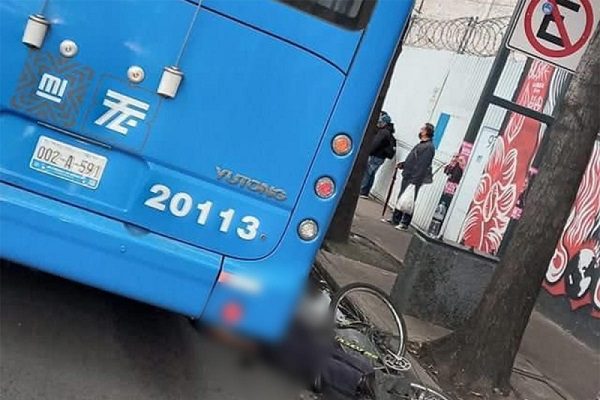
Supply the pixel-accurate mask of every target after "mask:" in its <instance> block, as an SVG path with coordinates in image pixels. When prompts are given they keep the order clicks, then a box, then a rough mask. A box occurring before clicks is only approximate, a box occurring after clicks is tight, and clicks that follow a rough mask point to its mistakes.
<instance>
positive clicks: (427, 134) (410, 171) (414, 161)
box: [387, 123, 435, 230]
mask: <svg viewBox="0 0 600 400" xmlns="http://www.w3.org/2000/svg"><path fill="white" fill-rule="evenodd" d="M434 131H435V127H434V126H433V125H432V124H430V123H426V124H425V125H424V126H423V127H422V128H421V130H420V131H419V140H420V142H419V144H417V145H416V146H415V147H413V149H412V150H411V151H410V153H408V156H407V157H406V159H405V160H404V161H403V162H401V163H398V165H397V168H399V169H401V170H402V185H401V186H400V194H399V196H401V195H402V193H404V191H405V190H406V188H408V185H415V201H416V200H417V195H418V194H419V189H420V188H421V186H422V185H423V184H424V183H431V180H432V179H433V174H432V170H431V164H432V163H433V157H434V156H435V146H434V145H433V141H432V139H433V133H434ZM411 220H412V214H407V213H403V212H401V211H400V210H394V213H393V214H392V218H391V219H389V220H387V222H389V223H391V224H393V225H396V229H401V230H405V229H408V227H409V226H410V222H411Z"/></svg>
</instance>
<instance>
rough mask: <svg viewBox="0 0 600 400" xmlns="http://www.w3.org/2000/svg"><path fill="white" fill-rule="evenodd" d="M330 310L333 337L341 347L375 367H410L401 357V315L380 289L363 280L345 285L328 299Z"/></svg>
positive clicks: (403, 326) (403, 327)
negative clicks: (357, 354)
mask: <svg viewBox="0 0 600 400" xmlns="http://www.w3.org/2000/svg"><path fill="white" fill-rule="evenodd" d="M361 295H365V296H364V297H361ZM367 310H370V311H373V312H372V313H370V314H369V313H368V312H367ZM330 312H331V316H332V320H333V324H334V326H333V329H334V332H335V339H336V341H337V342H338V343H340V345H342V346H343V347H344V348H347V349H351V350H352V351H355V352H357V353H359V354H361V355H363V356H365V357H366V358H367V359H369V360H370V361H371V362H372V364H373V367H374V368H375V369H376V370H386V371H387V372H391V371H406V370H408V369H410V363H409V362H408V360H407V359H406V358H404V352H405V347H406V324H405V322H404V318H403V317H402V314H400V312H399V311H398V310H397V309H396V308H395V307H394V305H393V304H392V302H391V300H390V298H389V296H388V295H387V294H386V293H385V292H383V291H382V290H381V289H379V288H378V287H376V286H373V285H370V284H365V283H353V284H350V285H348V286H345V287H343V288H341V289H340V290H339V291H338V292H337V293H336V294H335V295H334V296H333V298H332V299H331V303H330ZM367 314H369V315H367ZM386 314H387V316H388V317H391V318H385V317H386Z"/></svg>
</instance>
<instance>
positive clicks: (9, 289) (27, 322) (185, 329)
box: [0, 262, 308, 400]
mask: <svg viewBox="0 0 600 400" xmlns="http://www.w3.org/2000/svg"><path fill="white" fill-rule="evenodd" d="M0 285H1V286H0V287H1V290H0V396H1V399H3V400H4V399H6V400H42V399H44V400H55V399H56V400H71V399H76V400H100V399H102V400H108V399H110V400H113V399H119V400H120V399H126V400H137V399H139V400H142V399H143V400H153V399H157V400H159V399H160V400H170V399H177V400H188V399H202V400H213V399H214V400H217V399H219V400H229V399H231V400H238V399H240V400H242V399H244V400H246V399H248V400H252V399H257V400H258V399H260V400H266V399H277V400H286V399H300V398H307V397H308V396H307V392H305V391H303V389H302V387H301V385H300V384H299V383H298V382H294V381H293V380H291V379H290V378H289V377H287V376H285V375H282V374H280V373H278V372H277V371H274V370H272V369H270V368H269V367H267V366H266V365H264V364H262V363H260V362H259V363H255V364H252V366H250V367H248V366H244V365H243V363H241V362H240V358H241V356H240V353H239V351H238V350H234V349H231V348H228V347H226V346H223V345H221V344H219V343H216V342H215V341H214V340H211V339H209V338H208V337H207V336H206V335H201V334H199V333H198V332H197V331H196V330H195V329H193V328H192V326H191V325H190V324H189V323H188V321H187V320H186V319H185V318H184V317H181V316H179V315H175V314H172V313H169V312H166V311H163V310H160V309H157V308H154V307H151V306H148V305H144V304H140V303H137V302H133V301H130V300H127V299H124V298H121V297H117V296H113V295H110V294H108V293H105V292H101V291H98V290H95V289H91V288H88V287H84V286H81V285H78V284H75V283H72V282H69V281H66V280H63V279H60V278H56V277H53V276H50V275H47V274H44V273H41V272H37V271H34V270H31V269H28V268H24V267H20V266H16V265H14V264H9V263H5V262H3V263H2V266H1V268H0Z"/></svg>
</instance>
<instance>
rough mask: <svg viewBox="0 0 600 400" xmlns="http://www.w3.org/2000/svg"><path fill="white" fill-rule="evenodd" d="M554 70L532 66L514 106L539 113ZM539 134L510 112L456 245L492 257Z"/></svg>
mask: <svg viewBox="0 0 600 400" xmlns="http://www.w3.org/2000/svg"><path fill="white" fill-rule="evenodd" d="M554 71H555V68H554V67H553V66H551V65H549V64H546V63H543V62H541V61H533V62H532V63H531V67H530V68H529V70H528V71H524V74H526V75H525V76H524V79H523V80H522V84H521V86H520V89H518V90H519V94H518V96H517V99H516V103H517V104H520V105H522V106H525V107H527V108H530V109H532V110H535V111H539V112H541V111H543V108H544V104H545V103H546V100H547V98H548V94H549V91H550V85H551V82H552V79H553V76H554ZM543 132H544V130H543V129H542V124H541V123H540V122H539V121H536V120H534V119H532V118H528V117H525V116H523V115H521V114H517V113H510V114H509V117H508V121H507V123H506V124H505V127H504V128H503V129H502V130H501V132H500V136H499V138H498V140H497V141H496V147H495V149H494V151H493V153H492V155H491V156H490V160H489V161H488V164H487V166H486V168H485V171H484V173H483V176H482V178H481V181H480V182H479V186H478V188H477V191H476V193H475V197H474V199H473V202H472V203H471V206H470V208H469V212H468V213H467V217H466V220H465V228H464V231H463V239H462V243H463V244H464V245H465V246H467V247H471V248H474V249H477V250H479V251H482V252H485V253H488V254H497V252H498V250H499V248H500V245H501V243H502V238H503V236H504V232H505V231H506V228H507V226H508V224H509V222H510V220H511V217H512V216H513V209H514V208H515V207H516V206H517V203H518V201H519V198H520V197H521V194H522V193H523V192H524V191H526V189H527V186H528V182H529V171H530V170H531V165H532V162H533V159H534V157H535V154H536V153H537V150H538V148H539V145H540V142H541V139H542V135H543Z"/></svg>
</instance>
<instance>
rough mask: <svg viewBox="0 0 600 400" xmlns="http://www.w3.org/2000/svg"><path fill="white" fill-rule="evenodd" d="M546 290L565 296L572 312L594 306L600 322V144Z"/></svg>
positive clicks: (554, 259) (561, 241)
mask: <svg viewBox="0 0 600 400" xmlns="http://www.w3.org/2000/svg"><path fill="white" fill-rule="evenodd" d="M544 288H545V289H546V290H547V291H548V292H549V293H550V294H552V295H554V296H565V297H566V298H567V299H568V300H569V303H570V305H571V309H573V310H577V309H579V308H581V307H585V306H588V305H590V304H591V305H592V309H591V314H592V316H594V317H596V318H600V140H597V141H596V144H595V146H594V152H593V154H592V158H591V159H590V162H589V164H588V167H587V169H586V171H585V174H584V176H583V179H582V181H581V184H580V186H579V191H578V192H577V197H576V198H575V203H574V204H573V208H572V209H571V214H570V215H569V219H568V220H567V223H566V225H565V229H564V230H563V233H562V235H561V237H560V240H559V241H558V245H557V246H556V250H555V252H554V256H553V257H552V261H551V262H550V266H549V268H548V272H547V273H546V279H545V281H544Z"/></svg>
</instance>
